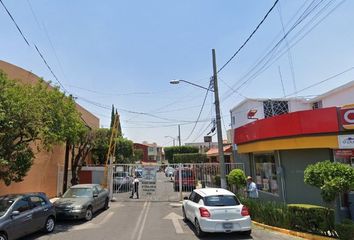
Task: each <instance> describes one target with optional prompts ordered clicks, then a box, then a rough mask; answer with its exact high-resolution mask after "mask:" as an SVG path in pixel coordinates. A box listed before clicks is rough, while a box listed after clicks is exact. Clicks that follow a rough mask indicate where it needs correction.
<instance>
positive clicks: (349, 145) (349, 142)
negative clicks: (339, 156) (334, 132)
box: [338, 135, 354, 149]
mask: <svg viewBox="0 0 354 240" xmlns="http://www.w3.org/2000/svg"><path fill="white" fill-rule="evenodd" d="M338 146H339V148H340V149H354V135H340V136H338Z"/></svg>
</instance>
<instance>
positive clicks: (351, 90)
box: [322, 86, 354, 108]
mask: <svg viewBox="0 0 354 240" xmlns="http://www.w3.org/2000/svg"><path fill="white" fill-rule="evenodd" d="M347 104H354V86H351V87H348V88H346V89H343V90H341V91H339V92H336V93H333V94H330V95H328V96H325V97H323V98H322V105H323V107H324V108H325V107H340V106H343V105H347Z"/></svg>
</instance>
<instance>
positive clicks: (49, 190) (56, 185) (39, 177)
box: [0, 61, 99, 197]
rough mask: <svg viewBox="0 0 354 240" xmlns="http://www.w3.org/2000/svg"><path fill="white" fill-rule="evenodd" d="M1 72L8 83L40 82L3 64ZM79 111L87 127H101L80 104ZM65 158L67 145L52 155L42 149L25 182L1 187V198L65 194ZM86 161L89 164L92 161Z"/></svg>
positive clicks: (58, 148)
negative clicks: (27, 194) (5, 76)
mask: <svg viewBox="0 0 354 240" xmlns="http://www.w3.org/2000/svg"><path fill="white" fill-rule="evenodd" d="M0 70H1V71H3V72H5V73H6V74H7V76H8V78H9V79H13V80H15V81H18V82H20V83H24V84H36V83H37V82H38V81H39V79H40V78H39V77H38V76H36V75H35V74H33V73H32V72H30V71H27V70H25V69H22V68H20V67H18V66H15V65H13V64H10V63H7V62H4V61H0ZM76 107H77V109H78V111H79V112H80V113H81V114H82V119H83V120H84V121H85V123H86V124H87V125H88V126H90V127H91V128H92V129H95V128H98V127H99V119H98V118H97V117H96V116H95V115H93V114H92V113H90V112H89V111H87V110H86V109H85V108H83V107H82V106H80V105H79V104H76ZM64 155H65V146H64V144H61V145H56V146H53V149H52V150H51V151H45V150H43V149H42V150H41V151H40V152H38V153H36V155H35V159H34V162H33V165H32V167H31V169H30V171H29V172H28V174H27V176H26V177H25V178H24V181H22V182H19V183H12V184H11V185H10V186H5V185H4V184H3V183H0V195H1V194H7V193H22V192H45V193H46V194H47V195H48V196H50V197H53V196H58V195H59V194H60V193H61V192H62V185H63V169H64V167H63V166H64ZM87 160H88V161H90V159H87ZM69 162H71V161H69ZM69 169H70V166H69ZM69 173H70V170H69ZM69 182H70V178H69Z"/></svg>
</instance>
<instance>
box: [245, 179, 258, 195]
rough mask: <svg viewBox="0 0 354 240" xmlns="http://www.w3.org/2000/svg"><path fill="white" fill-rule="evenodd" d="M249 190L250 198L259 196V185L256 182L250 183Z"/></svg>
mask: <svg viewBox="0 0 354 240" xmlns="http://www.w3.org/2000/svg"><path fill="white" fill-rule="evenodd" d="M247 192H248V196H249V197H250V198H258V190H257V185H256V184H255V183H254V182H251V183H250V184H248V188H247Z"/></svg>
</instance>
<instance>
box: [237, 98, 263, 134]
mask: <svg viewBox="0 0 354 240" xmlns="http://www.w3.org/2000/svg"><path fill="white" fill-rule="evenodd" d="M251 109H257V113H256V115H255V116H254V118H258V119H262V118H264V110H263V101H257V100H251V99H250V100H247V101H246V102H244V103H243V104H241V105H239V106H237V107H236V108H233V109H232V110H231V128H232V129H235V128H238V127H240V126H243V125H245V124H247V123H250V122H253V121H255V120H254V119H248V118H247V113H248V112H249V110H251ZM232 117H235V122H233V121H232Z"/></svg>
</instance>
